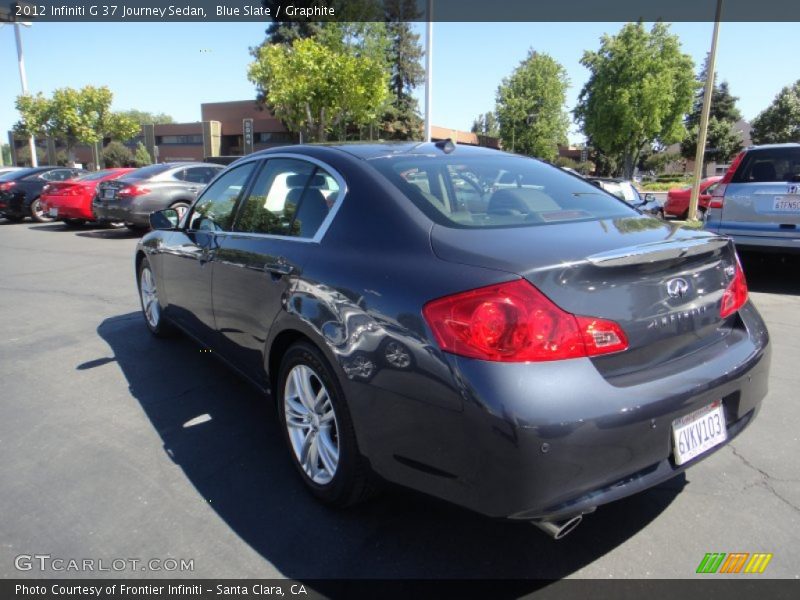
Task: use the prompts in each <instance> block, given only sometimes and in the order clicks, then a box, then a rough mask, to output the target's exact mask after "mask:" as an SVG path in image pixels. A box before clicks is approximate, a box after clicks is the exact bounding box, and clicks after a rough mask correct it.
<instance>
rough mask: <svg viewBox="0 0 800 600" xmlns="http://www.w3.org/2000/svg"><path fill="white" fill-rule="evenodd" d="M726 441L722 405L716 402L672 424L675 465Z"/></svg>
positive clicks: (726, 435)
mask: <svg viewBox="0 0 800 600" xmlns="http://www.w3.org/2000/svg"><path fill="white" fill-rule="evenodd" d="M726 439H728V431H727V430H726V429H725V414H724V413H723V410H722V403H721V402H720V401H719V400H717V401H716V402H713V403H711V404H710V405H708V406H705V407H703V408H701V409H700V410H696V411H694V412H692V413H689V414H688V415H685V416H683V417H681V418H679V419H675V420H674V421H673V422H672V441H673V443H674V445H675V464H676V465H682V464H684V463H687V462H689V461H690V460H692V459H693V458H696V457H697V456H700V455H701V454H703V452H707V451H708V450H710V449H711V448H713V447H714V446H719V445H720V444H721V443H722V442H724V441H725V440H726Z"/></svg>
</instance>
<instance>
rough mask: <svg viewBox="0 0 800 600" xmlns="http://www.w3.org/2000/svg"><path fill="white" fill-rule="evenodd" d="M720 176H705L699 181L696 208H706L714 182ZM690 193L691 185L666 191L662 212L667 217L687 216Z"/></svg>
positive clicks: (716, 181) (715, 182)
mask: <svg viewBox="0 0 800 600" xmlns="http://www.w3.org/2000/svg"><path fill="white" fill-rule="evenodd" d="M721 179H722V177H721V176H720V177H706V178H705V179H703V180H702V181H701V182H700V198H699V199H698V201H697V206H698V208H701V209H703V210H705V209H706V208H708V201H709V200H711V192H713V191H714V187H716V184H717V183H718V182H719V181H720V180H721ZM691 195H692V186H687V187H682V188H675V189H672V190H670V191H669V192H667V201H666V202H665V203H664V214H665V215H666V216H668V217H680V218H682V219H685V218H686V217H688V216H689V198H690V197H691Z"/></svg>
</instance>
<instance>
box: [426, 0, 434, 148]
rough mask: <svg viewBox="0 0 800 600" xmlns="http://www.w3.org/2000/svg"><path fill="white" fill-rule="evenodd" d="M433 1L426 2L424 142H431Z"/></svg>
mask: <svg viewBox="0 0 800 600" xmlns="http://www.w3.org/2000/svg"><path fill="white" fill-rule="evenodd" d="M432 93H433V0H428V28H427V32H426V35H425V141H426V142H430V141H431V129H432V128H431V103H432V100H433V97H432V95H431V94H432Z"/></svg>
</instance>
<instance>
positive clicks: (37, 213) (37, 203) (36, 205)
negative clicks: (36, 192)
mask: <svg viewBox="0 0 800 600" xmlns="http://www.w3.org/2000/svg"><path fill="white" fill-rule="evenodd" d="M31 218H32V219H33V220H34V221H36V222H38V223H50V222H52V221H55V219H54V218H53V217H51V216H49V215H48V214H47V213H46V212H45V210H44V209H43V208H42V201H41V200H39V198H37V199H36V200H34V201H33V202H31Z"/></svg>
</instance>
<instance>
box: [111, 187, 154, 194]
mask: <svg viewBox="0 0 800 600" xmlns="http://www.w3.org/2000/svg"><path fill="white" fill-rule="evenodd" d="M149 193H150V190H148V189H147V188H143V187H140V186H138V185H126V186H125V187H123V188H120V189H119V190H118V191H117V196H142V195H144V194H149Z"/></svg>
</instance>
